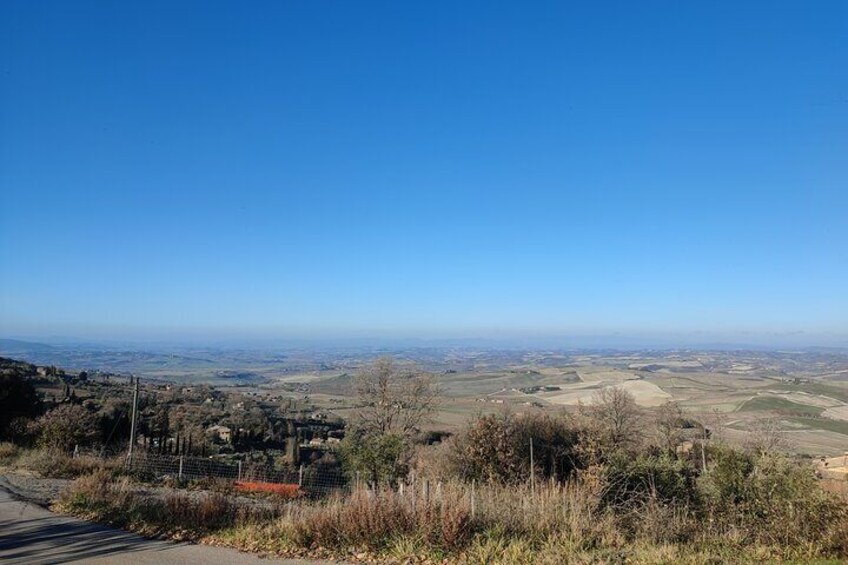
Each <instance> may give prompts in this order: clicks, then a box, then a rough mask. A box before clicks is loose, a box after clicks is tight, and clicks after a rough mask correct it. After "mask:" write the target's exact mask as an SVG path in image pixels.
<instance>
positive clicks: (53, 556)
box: [0, 486, 329, 565]
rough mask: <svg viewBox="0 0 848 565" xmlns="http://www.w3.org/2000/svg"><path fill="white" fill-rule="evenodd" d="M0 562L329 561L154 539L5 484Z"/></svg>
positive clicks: (279, 564)
mask: <svg viewBox="0 0 848 565" xmlns="http://www.w3.org/2000/svg"><path fill="white" fill-rule="evenodd" d="M0 563H3V564H4V565H5V564H12V563H15V564H22V565H23V564H26V565H36V564H53V563H96V564H100V565H103V564H107V563H117V564H120V565H131V564H148V563H149V564H155V565H164V564H167V563H176V564H180V565H195V564H196V565H230V564H232V565H307V564H312V565H318V564H320V563H326V564H328V563H329V562H320V561H300V560H291V559H283V560H277V559H261V558H259V557H257V556H255V555H250V554H247V553H240V552H238V551H235V550H232V549H226V548H219V547H211V546H205V545H193V544H187V543H172V542H167V541H159V540H148V539H145V538H142V537H140V536H137V535H135V534H131V533H128V532H125V531H122V530H116V529H113V528H108V527H106V526H101V525H98V524H92V523H90V522H86V521H84V520H79V519H77V518H72V517H70V516H62V515H60V514H54V513H52V512H50V511H49V510H46V509H44V508H42V507H41V506H37V505H35V504H33V503H30V502H26V501H23V500H22V499H20V498H18V497H16V496H14V495H13V494H12V493H10V492H9V491H8V490H7V489H5V488H3V487H2V486H0Z"/></svg>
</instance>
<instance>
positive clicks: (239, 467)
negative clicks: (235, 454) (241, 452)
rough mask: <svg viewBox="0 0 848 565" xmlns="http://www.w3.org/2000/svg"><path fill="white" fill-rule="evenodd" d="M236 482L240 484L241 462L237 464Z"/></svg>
mask: <svg viewBox="0 0 848 565" xmlns="http://www.w3.org/2000/svg"><path fill="white" fill-rule="evenodd" d="M237 480H238V482H241V461H239V462H238V479H237Z"/></svg>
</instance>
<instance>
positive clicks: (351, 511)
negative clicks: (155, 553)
mask: <svg viewBox="0 0 848 565" xmlns="http://www.w3.org/2000/svg"><path fill="white" fill-rule="evenodd" d="M731 463H732V461H731ZM728 465H729V464H728ZM733 468H734V467H733V466H732V465H729V469H731V470H732V469H733ZM718 470H719V467H716V470H715V472H714V476H713V477H711V478H710V479H709V481H702V483H699V485H698V488H699V489H700V490H699V492H700V493H703V494H702V495H701V498H702V499H701V500H699V501H698V502H697V504H695V503H691V502H686V503H681V502H674V501H671V502H669V501H667V500H666V501H664V500H662V499H661V498H658V497H648V498H647V499H645V498H639V499H636V500H634V501H628V502H627V503H624V504H620V503H617V502H616V503H610V501H609V500H608V498H606V497H605V494H606V493H607V492H608V489H609V485H608V484H606V483H605V477H606V476H607V475H606V474H605V473H604V472H603V469H595V470H592V471H585V472H582V473H581V474H579V475H578V477H576V478H575V479H574V480H571V481H569V482H568V483H564V484H560V483H555V482H545V483H541V484H538V485H536V487H535V488H530V487H529V486H523V485H522V486H503V485H494V484H492V485H483V486H480V485H477V486H476V487H475V488H474V490H473V492H474V496H473V502H472V489H471V486H470V485H468V484H461V483H445V484H437V483H430V485H429V489H424V488H422V486H423V485H422V484H420V483H419V484H418V485H411V486H407V487H406V488H405V489H404V490H403V491H398V490H392V489H383V490H378V491H366V490H359V491H356V492H354V493H352V494H350V495H347V496H337V497H331V498H327V499H323V500H308V499H297V500H290V501H281V502H279V503H278V504H277V505H276V506H273V507H272V508H266V509H265V510H262V511H258V510H256V509H255V508H250V507H240V506H238V505H237V503H236V502H234V501H235V499H233V498H232V497H228V496H226V495H223V494H221V493H208V492H192V493H186V492H184V491H183V492H174V493H171V494H168V495H167V496H165V497H164V498H161V497H160V498H156V497H153V496H151V495H149V494H144V493H143V492H141V491H138V490H134V487H133V486H132V485H131V484H130V483H129V482H128V481H127V480H126V479H120V480H114V479H112V478H111V477H110V475H109V474H108V472H106V471H104V470H100V471H98V472H96V473H94V474H92V475H89V476H86V477H82V478H80V479H78V480H77V481H75V482H74V483H73V486H72V487H71V488H70V489H69V490H68V492H67V493H66V494H65V495H64V496H63V499H62V508H63V509H65V510H67V511H70V512H74V513H77V514H82V515H85V516H86V517H88V518H91V519H97V520H101V521H107V522H110V523H113V524H116V525H120V526H123V527H127V528H130V529H134V530H136V531H141V532H143V533H148V534H151V533H152V534H157V535H170V536H177V537H192V538H193V539H197V540H206V541H211V542H214V543H223V544H227V545H231V546H234V547H237V548H241V549H248V550H254V551H262V552H267V553H273V554H278V555H288V556H303V555H317V556H321V557H328V556H330V557H341V558H343V559H357V558H365V557H366V556H368V557H369V558H376V559H378V560H381V561H384V562H410V563H412V562H415V563H418V562H433V563H436V562H450V563H468V564H472V563H481V564H482V563H506V564H508V563H516V564H518V563H530V562H533V563H550V564H554V563H603V562H627V563H693V564H694V563H716V562H722V563H724V562H729V563H734V562H735V563H739V562H751V561H780V560H796V561H801V562H810V561H813V560H816V559H823V558H836V559H844V558H846V557H848V506H846V504H845V502H844V501H843V502H840V501H839V500H838V499H836V498H834V497H832V496H831V495H828V494H826V493H824V492H823V491H821V489H819V488H818V486H817V484H816V482H815V481H814V479H812V478H810V479H809V480H807V478H805V477H806V475H802V474H799V473H798V472H797V471H796V470H795V469H794V468H793V467H792V466H790V465H789V464H787V463H786V462H784V461H783V460H780V459H775V460H770V459H768V458H764V459H762V460H761V461H759V463H758V467H757V471H756V472H755V473H754V474H753V475H751V476H750V477H749V478H748V479H746V482H745V483H744V484H742V485H741V487H744V490H742V491H740V492H739V493H734V494H733V495H732V496H729V497H728V496H725V495H724V494H722V493H721V492H720V491H721V489H723V488H725V489H726V488H728V485H731V486H733V485H735V486H740V485H736V484H735V483H732V481H731V482H727V481H725V480H724V479H723V478H722V476H721V475H720V474H719V471H718ZM728 472H729V471H728ZM723 481H724V482H723ZM425 491H426V492H427V493H428V494H427V495H426V496H425V494H424V493H425ZM717 493H718V494H717ZM740 493H741V494H740ZM739 496H741V498H739ZM737 498H739V500H738V501H737ZM729 501H730V502H729ZM693 504H694V505H693Z"/></svg>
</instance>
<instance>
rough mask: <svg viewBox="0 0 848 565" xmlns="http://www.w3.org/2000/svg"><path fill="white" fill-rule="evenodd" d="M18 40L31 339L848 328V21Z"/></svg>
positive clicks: (6, 8)
mask: <svg viewBox="0 0 848 565" xmlns="http://www.w3.org/2000/svg"><path fill="white" fill-rule="evenodd" d="M0 46H1V47H0V49H2V55H1V56H2V92H0V106H2V108H0V112H2V114H0V189H2V201H1V202H0V204H2V207H1V208H2V211H0V222H2V224H0V238H2V242H1V243H0V269H2V270H1V271H0V277H2V279H0V333H2V335H5V336H7V337H8V336H20V335H28V336H32V335H36V336H37V335H58V334H61V335H90V336H98V335H99V336H109V335H131V334H133V333H134V332H136V333H144V332H147V333H149V334H156V333H157V332H160V331H163V332H165V333H167V332H171V333H175V334H179V333H181V332H182V333H187V334H188V333H191V332H204V331H210V332H211V331H221V332H232V333H233V334H234V335H235V334H238V333H239V332H245V333H248V334H249V333H251V332H254V333H257V334H262V333H263V332H270V333H273V332H281V333H285V334H290V335H325V334H333V335H345V334H348V333H350V334H356V335H365V334H374V335H401V334H404V335H418V334H420V335H445V336H448V335H452V336H459V335H463V336H476V335H485V334H487V333H498V332H506V333H510V332H514V333H516V334H521V333H522V332H524V333H532V334H540V335H541V334H557V333H560V332H561V333H603V332H625V333H630V334H639V333H640V332H646V333H649V332H666V333H675V332H684V333H685V332H692V331H704V332H712V333H715V334H716V335H724V334H728V335H729V334H734V333H738V332H753V333H755V334H764V335H771V334H783V333H787V332H790V333H791V332H806V334H805V335H810V336H817V335H824V336H831V337H832V336H834V335H835V336H843V337H844V336H846V335H848V3H846V2H844V1H841V0H840V1H833V2H827V1H822V2H815V3H810V2H802V1H799V2H779V1H771V0H770V1H763V2H679V1H668V2H631V1H627V2H583V3H580V4H579V5H578V4H573V5H569V4H568V3H565V2H550V3H545V2H536V3H526V2H512V3H505V2H488V1H487V2H316V1H305V2H249V3H242V2H226V3H224V2H198V3H187V2H171V1H167V2H105V1H104V2H84V1H74V2H66V1H61V2H32V1H29V0H22V1H15V0H6V1H4V2H2V4H0ZM165 333H163V335H165ZM811 339H813V338H811ZM813 340H814V339H813Z"/></svg>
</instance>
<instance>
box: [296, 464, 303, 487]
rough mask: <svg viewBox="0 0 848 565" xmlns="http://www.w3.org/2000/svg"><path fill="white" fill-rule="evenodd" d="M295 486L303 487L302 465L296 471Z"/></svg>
mask: <svg viewBox="0 0 848 565" xmlns="http://www.w3.org/2000/svg"><path fill="white" fill-rule="evenodd" d="M297 486H299V487H302V486H303V465H301V466H300V469H299V470H298V471H297Z"/></svg>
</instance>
